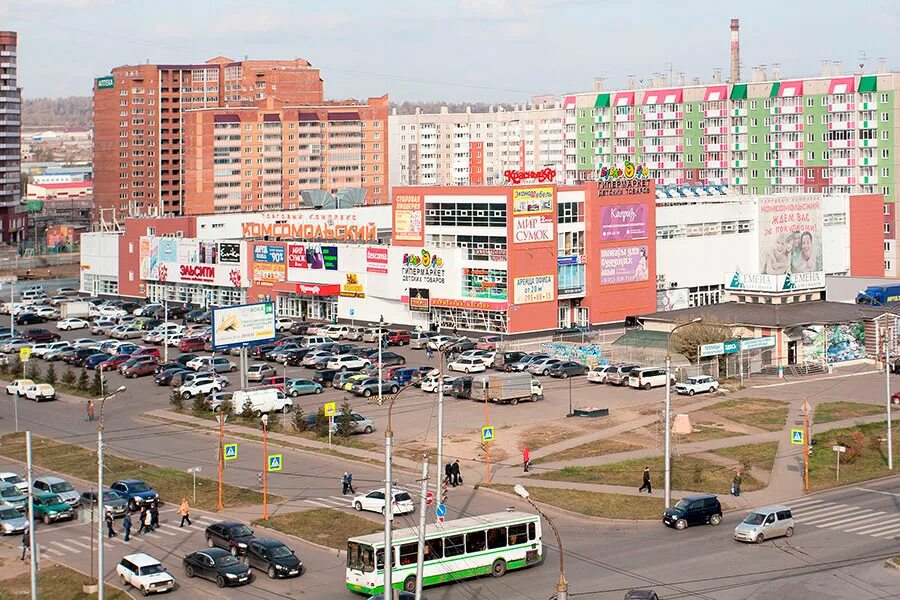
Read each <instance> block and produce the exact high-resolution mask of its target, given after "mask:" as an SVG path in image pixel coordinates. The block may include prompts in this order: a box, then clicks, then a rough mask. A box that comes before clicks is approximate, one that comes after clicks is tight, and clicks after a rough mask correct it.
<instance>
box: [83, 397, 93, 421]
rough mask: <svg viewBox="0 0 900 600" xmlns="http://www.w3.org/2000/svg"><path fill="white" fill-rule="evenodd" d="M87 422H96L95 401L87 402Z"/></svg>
mask: <svg viewBox="0 0 900 600" xmlns="http://www.w3.org/2000/svg"><path fill="white" fill-rule="evenodd" d="M84 420H85V421H93V420H94V400H93V399H90V400H88V401H87V408H86V409H85V415H84Z"/></svg>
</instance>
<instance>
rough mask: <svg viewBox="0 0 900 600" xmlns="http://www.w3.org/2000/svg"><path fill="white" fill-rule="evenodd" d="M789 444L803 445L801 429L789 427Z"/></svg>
mask: <svg viewBox="0 0 900 600" xmlns="http://www.w3.org/2000/svg"><path fill="white" fill-rule="evenodd" d="M791 444H793V445H795V446H802V445H803V430H802V429H791Z"/></svg>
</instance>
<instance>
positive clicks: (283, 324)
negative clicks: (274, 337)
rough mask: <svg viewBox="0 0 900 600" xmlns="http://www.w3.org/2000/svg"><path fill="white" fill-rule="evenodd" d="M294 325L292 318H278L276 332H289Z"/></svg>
mask: <svg viewBox="0 0 900 600" xmlns="http://www.w3.org/2000/svg"><path fill="white" fill-rule="evenodd" d="M293 324H294V321H293V319H291V318H290V317H278V318H277V319H275V331H288V330H289V329H290V328H291V325H293Z"/></svg>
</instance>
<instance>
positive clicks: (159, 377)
mask: <svg viewBox="0 0 900 600" xmlns="http://www.w3.org/2000/svg"><path fill="white" fill-rule="evenodd" d="M185 373H193V371H191V370H190V369H186V368H184V367H171V368H169V369H165V370H164V371H160V372H159V373H157V374H156V375H154V377H153V381H155V382H156V384H157V385H169V384H170V383H172V379H173V378H174V377H176V376H178V375H183V374H185Z"/></svg>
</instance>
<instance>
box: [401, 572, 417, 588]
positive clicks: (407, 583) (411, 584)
mask: <svg viewBox="0 0 900 600" xmlns="http://www.w3.org/2000/svg"><path fill="white" fill-rule="evenodd" d="M403 590H404V591H406V592H415V591H416V578H415V576H414V575H410V576H409V577H407V578H406V579H404V580H403Z"/></svg>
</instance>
